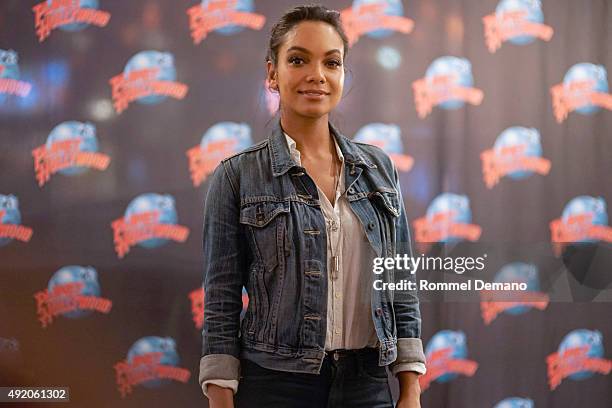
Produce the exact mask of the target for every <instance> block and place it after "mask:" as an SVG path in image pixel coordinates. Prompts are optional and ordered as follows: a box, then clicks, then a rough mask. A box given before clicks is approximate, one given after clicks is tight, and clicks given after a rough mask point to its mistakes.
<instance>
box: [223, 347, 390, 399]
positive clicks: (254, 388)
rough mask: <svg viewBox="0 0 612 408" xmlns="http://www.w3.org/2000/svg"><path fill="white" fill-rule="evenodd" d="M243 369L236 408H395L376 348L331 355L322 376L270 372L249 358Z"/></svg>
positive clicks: (385, 373)
mask: <svg viewBox="0 0 612 408" xmlns="http://www.w3.org/2000/svg"><path fill="white" fill-rule="evenodd" d="M241 370H242V377H241V378H240V383H239V386H238V393H237V394H236V396H235V398H234V405H235V408H269V407H271V408H274V407H279V408H337V407H347V408H393V399H392V397H391V389H390V388H389V383H388V379H387V370H386V368H385V367H380V366H379V365H378V350H377V349H375V348H365V349H360V350H338V351H333V352H329V353H328V354H327V355H326V356H325V359H324V360H323V366H322V367H321V373H320V374H303V373H290V372H285V371H277V370H270V369H267V368H263V367H261V366H259V365H257V364H255V363H253V362H251V361H249V360H246V359H241Z"/></svg>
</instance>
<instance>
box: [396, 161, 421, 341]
mask: <svg viewBox="0 0 612 408" xmlns="http://www.w3.org/2000/svg"><path fill="white" fill-rule="evenodd" d="M392 165H393V164H392ZM393 175H394V178H395V185H396V187H397V191H398V194H399V197H398V199H399V205H400V216H399V218H397V220H396V223H397V224H396V250H397V254H398V255H400V256H401V257H403V256H404V254H406V255H407V256H408V257H410V259H413V258H412V257H413V253H412V242H411V238H410V230H409V226H408V220H407V218H406V209H405V206H404V200H403V198H402V192H401V187H400V182H399V175H398V173H397V169H396V168H395V165H393ZM395 272H396V274H395V281H396V282H399V281H400V280H401V279H406V280H408V281H412V282H415V284H416V275H415V274H412V273H410V271H408V270H406V269H403V268H402V269H396V271H395ZM393 307H394V309H395V321H396V327H397V337H398V339H401V338H420V337H421V312H420V310H419V298H418V297H417V292H416V290H412V291H410V290H405V291H396V292H395V295H394V300H393Z"/></svg>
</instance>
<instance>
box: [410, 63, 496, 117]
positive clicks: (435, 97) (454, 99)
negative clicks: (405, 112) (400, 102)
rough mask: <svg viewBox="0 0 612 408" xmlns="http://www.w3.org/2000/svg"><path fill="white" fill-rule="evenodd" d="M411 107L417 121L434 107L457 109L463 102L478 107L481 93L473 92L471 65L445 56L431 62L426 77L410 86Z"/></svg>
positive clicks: (478, 90) (474, 90)
mask: <svg viewBox="0 0 612 408" xmlns="http://www.w3.org/2000/svg"><path fill="white" fill-rule="evenodd" d="M412 89H413V91H414V103H415V105H416V110H417V114H418V116H419V118H421V119H423V118H425V117H426V116H427V115H428V114H429V113H431V110H432V108H433V107H434V106H439V107H441V108H442V109H447V110H451V109H459V108H461V107H462V106H463V105H464V104H465V102H467V103H469V104H471V105H480V104H481V103H482V99H483V98H484V93H483V92H482V90H480V89H477V88H474V78H473V77H472V64H471V63H470V61H468V60H467V59H465V58H457V57H452V56H444V57H440V58H437V59H436V60H434V61H433V62H432V63H431V65H430V66H429V67H428V68H427V71H426V72H425V77H424V78H421V79H418V80H416V81H414V82H413V83H412Z"/></svg>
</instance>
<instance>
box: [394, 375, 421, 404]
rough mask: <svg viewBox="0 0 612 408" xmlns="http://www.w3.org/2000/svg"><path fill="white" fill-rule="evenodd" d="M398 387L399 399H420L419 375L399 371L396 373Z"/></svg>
mask: <svg viewBox="0 0 612 408" xmlns="http://www.w3.org/2000/svg"><path fill="white" fill-rule="evenodd" d="M397 379H398V380H399V386H400V399H402V398H407V397H420V395H421V385H420V384H419V374H418V373H416V372H414V371H401V372H399V373H397Z"/></svg>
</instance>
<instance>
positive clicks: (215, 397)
mask: <svg viewBox="0 0 612 408" xmlns="http://www.w3.org/2000/svg"><path fill="white" fill-rule="evenodd" d="M207 387H208V388H207V389H206V392H207V394H208V406H209V408H234V392H233V391H232V390H231V389H230V388H225V387H219V386H218V385H214V384H208V386H207Z"/></svg>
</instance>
